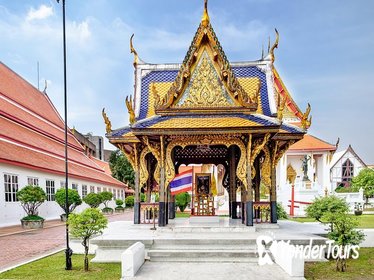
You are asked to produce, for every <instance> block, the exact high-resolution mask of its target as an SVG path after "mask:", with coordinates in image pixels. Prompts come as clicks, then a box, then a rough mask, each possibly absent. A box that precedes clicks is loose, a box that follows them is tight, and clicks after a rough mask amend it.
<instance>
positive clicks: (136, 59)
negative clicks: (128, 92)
mask: <svg viewBox="0 0 374 280" xmlns="http://www.w3.org/2000/svg"><path fill="white" fill-rule="evenodd" d="M133 38H134V34H132V35H131V38H130V52H131V53H133V54H134V67H135V66H136V65H137V64H138V60H139V59H138V53H137V52H136V50H135V49H134V45H133V44H132V39H133Z"/></svg>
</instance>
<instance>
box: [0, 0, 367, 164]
mask: <svg viewBox="0 0 374 280" xmlns="http://www.w3.org/2000/svg"><path fill="white" fill-rule="evenodd" d="M66 6H67V33H68V39H67V40H68V94H69V99H68V100H69V120H68V124H69V126H71V127H72V126H75V127H76V129H78V130H79V131H80V132H82V133H87V132H93V133H94V134H98V135H104V131H105V125H104V123H103V121H102V117H101V109H102V108H103V107H105V108H106V111H107V112H108V116H109V117H110V119H111V121H112V124H113V127H114V128H118V127H122V126H125V125H127V124H128V115H127V110H126V106H125V104H124V99H125V96H126V95H129V94H132V93H133V83H134V81H133V66H132V60H133V57H132V55H131V54H130V53H129V38H130V36H131V34H132V33H135V38H134V44H135V48H136V49H137V51H138V53H139V55H140V57H141V58H142V59H143V60H144V61H146V62H150V63H166V62H182V60H183V58H184V55H185V53H186V51H187V49H188V47H189V44H190V42H191V40H192V38H193V35H194V33H195V31H196V29H197V27H198V24H199V22H200V18H201V14H202V9H203V1H202V0H190V1H182V0H167V1H156V0H137V1H130V0H91V1H87V0H86V1H83V0H80V1H78V0H66ZM372 11H374V1H371V0H366V1H364V0H360V1H348V0H347V1H341V0H340V1H332V0H329V1H322V0H319V1H312V0H309V1H306V0H289V1H276V0H235V1H227V0H211V1H209V14H210V18H211V22H212V25H213V27H214V29H215V31H216V33H217V36H218V38H219V40H220V42H221V44H222V46H223V48H224V50H225V52H226V55H227V56H228V58H229V60H230V61H248V60H256V59H259V58H260V56H261V48H262V45H264V46H265V49H266V45H267V40H268V36H271V40H272V41H273V40H274V27H277V29H278V30H279V32H280V42H279V48H278V49H277V50H276V52H275V54H276V61H275V66H276V68H277V69H278V72H279V73H280V75H281V77H282V79H283V81H284V82H285V84H286V86H287V87H288V89H289V91H290V92H291V94H292V96H293V98H294V99H295V101H296V103H297V104H298V105H299V107H300V108H302V109H303V110H304V109H305V107H306V105H307V103H308V102H310V104H311V105H312V115H313V124H312V127H311V128H310V130H309V132H310V133H311V134H313V135H315V136H318V137H320V138H322V139H324V140H326V141H329V142H331V143H335V142H336V139H337V138H338V137H340V139H341V141H340V149H341V148H346V147H347V146H348V144H352V146H353V148H354V149H355V150H356V152H357V153H358V154H359V155H360V156H361V157H362V159H363V160H364V161H365V162H366V163H367V164H374V145H372V139H373V137H374V129H373V116H372V112H373V109H372V107H373V105H374V83H373V82H372V80H373V79H374V70H373V63H374V56H373V49H374V18H373V15H372ZM61 28H62V12H61V4H60V5H59V4H57V3H56V1H54V0H33V1H31V0H30V1H28V0H14V1H9V0H0V42H1V43H0V60H1V61H2V62H3V63H5V64H6V65H8V66H9V67H10V68H12V69H13V70H14V71H15V72H17V73H18V74H20V75H21V76H23V77H24V78H25V79H27V80H28V81H29V82H31V83H32V84H33V85H37V82H38V81H37V70H36V69H37V66H36V65H37V61H39V64H40V87H41V89H43V87H44V80H47V81H48V89H47V92H48V95H49V96H50V98H51V100H52V102H53V103H54V104H55V106H56V107H57V109H58V110H59V111H60V113H61V115H63V84H62V83H63V72H62V34H61ZM0 79H1V77H0ZM107 148H109V144H107ZM110 148H113V146H112V147H110Z"/></svg>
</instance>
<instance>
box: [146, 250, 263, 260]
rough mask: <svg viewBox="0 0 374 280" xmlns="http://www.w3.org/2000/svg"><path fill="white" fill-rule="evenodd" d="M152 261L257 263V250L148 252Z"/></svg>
mask: <svg viewBox="0 0 374 280" xmlns="http://www.w3.org/2000/svg"><path fill="white" fill-rule="evenodd" d="M147 256H148V257H149V258H150V260H151V261H174V262H177V261H182V260H183V261H188V262H212V260H216V261H220V262H235V261H236V262H253V261H257V260H258V259H257V252H256V251H255V250H233V249H226V250H198V249H190V250H157V249H151V250H149V251H148V252H147Z"/></svg>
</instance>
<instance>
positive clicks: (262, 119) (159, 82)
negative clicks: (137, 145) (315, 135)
mask: <svg viewBox="0 0 374 280" xmlns="http://www.w3.org/2000/svg"><path fill="white" fill-rule="evenodd" d="M278 39H279V37H278V32H277V39H276V42H275V43H274V45H273V47H272V48H271V49H269V54H268V55H267V56H265V57H263V58H262V59H260V60H256V61H252V62H239V63H230V62H229V61H228V59H227V57H226V55H225V53H224V51H223V49H222V47H221V45H220V42H219V41H218V39H217V37H216V34H215V32H214V30H213V27H212V26H211V24H210V20H209V16H208V12H207V8H206V7H205V10H204V14H203V18H202V21H201V23H200V25H199V27H198V29H197V31H196V34H195V36H194V38H193V40H192V43H191V45H190V47H189V49H188V51H187V54H186V57H185V59H184V61H183V63H182V64H148V63H145V62H143V61H142V60H140V59H139V58H138V55H137V52H136V51H135V49H134V48H133V45H132V38H131V42H130V44H131V51H132V53H134V55H135V59H134V66H135V94H134V99H133V100H132V99H130V101H127V102H126V103H127V107H128V109H129V113H130V126H127V127H124V128H120V129H116V130H108V129H107V132H108V133H107V136H108V137H109V139H110V140H111V142H112V143H116V141H121V142H122V143H123V141H124V140H125V141H129V142H131V141H136V140H135V139H136V136H137V135H141V134H142V133H147V134H152V133H160V131H162V132H163V133H168V132H170V133H172V132H175V131H178V130H180V131H186V129H190V130H194V131H201V132H203V131H207V130H209V131H217V132H218V131H225V132H238V131H256V130H258V129H259V128H265V129H267V130H273V131H274V132H277V133H283V134H300V135H302V134H304V133H305V131H306V129H307V128H308V127H309V125H310V121H311V120H310V119H308V115H309V112H310V108H308V110H307V113H306V114H303V113H302V112H301V111H300V109H299V107H298V106H297V105H296V103H295V102H294V100H293V99H292V97H291V95H290V94H289V92H288V90H287V88H286V87H285V85H284V83H283V81H282V80H281V78H280V76H279V74H278V72H277V70H276V69H275V67H274V59H275V57H274V49H275V48H276V47H277V46H278ZM132 101H133V102H132ZM107 123H108V122H107Z"/></svg>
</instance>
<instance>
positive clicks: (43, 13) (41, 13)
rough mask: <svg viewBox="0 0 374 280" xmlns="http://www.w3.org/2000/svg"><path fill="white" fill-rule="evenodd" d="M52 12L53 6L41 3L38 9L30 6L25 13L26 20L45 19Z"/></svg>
mask: <svg viewBox="0 0 374 280" xmlns="http://www.w3.org/2000/svg"><path fill="white" fill-rule="evenodd" d="M53 14H54V12H53V7H52V6H50V7H49V6H46V5H41V6H40V7H39V9H37V10H35V9H34V8H31V9H30V10H29V12H28V13H27V16H26V20H27V21H32V20H35V19H36V20H40V19H45V18H48V17H50V16H52V15H53Z"/></svg>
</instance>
